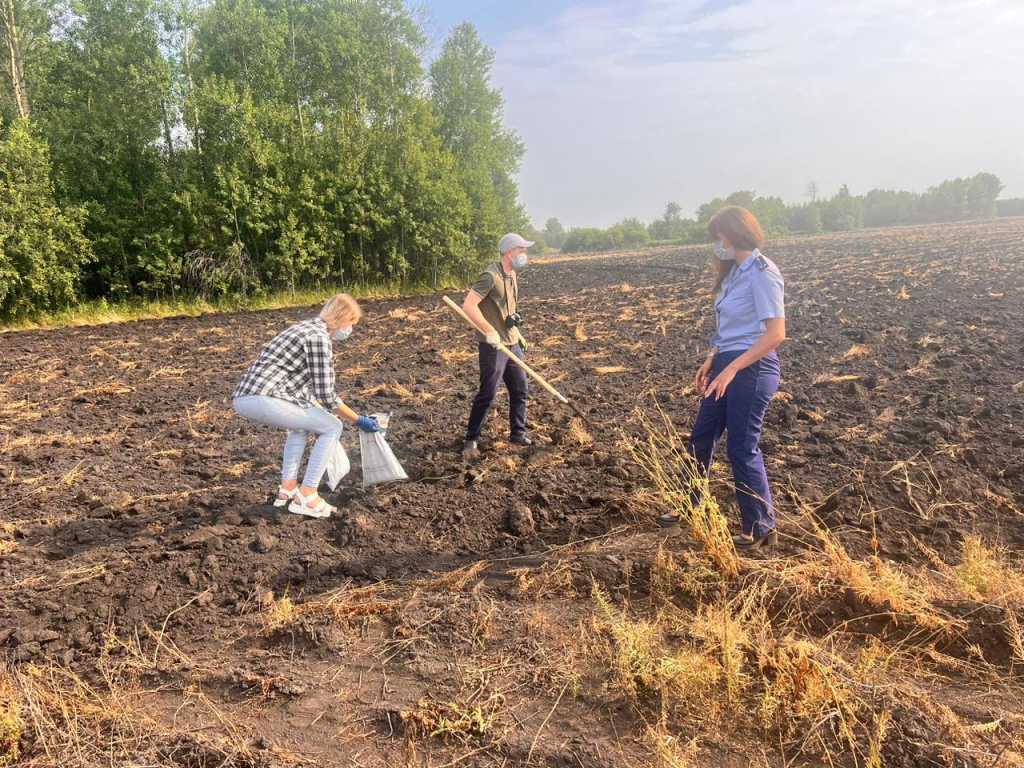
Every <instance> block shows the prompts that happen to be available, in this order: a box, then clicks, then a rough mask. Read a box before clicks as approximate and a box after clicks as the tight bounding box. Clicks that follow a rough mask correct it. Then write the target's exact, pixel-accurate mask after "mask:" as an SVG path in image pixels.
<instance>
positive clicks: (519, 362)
mask: <svg viewBox="0 0 1024 768" xmlns="http://www.w3.org/2000/svg"><path fill="white" fill-rule="evenodd" d="M441 298H442V299H443V301H444V303H445V304H447V305H448V306H449V307H451V309H452V311H453V312H455V314H457V315H458V316H459V317H461V318H462V319H463V320H465V321H466V322H467V323H469V325H470V327H472V328H473V330H474V331H475V330H478V329H477V327H476V323H474V322H473V321H472V320H471V319H470V317H469V315H467V314H466V313H465V311H463V309H462V307H460V306H459V305H458V304H456V303H455V302H454V301H452V300H451V299H449V298H448V297H447V296H442V297H441ZM497 347H498V349H499V350H501V351H502V352H504V353H505V354H506V355H508V359H509V360H511V361H512V362H513V363H515V364H516V365H518V366H519V367H520V368H522V369H523V370H524V371H526V373H527V375H528V376H529V377H530V378H532V379H533V380H534V381H536V382H537V383H538V384H540V385H541V386H542V387H544V389H546V390H547V391H548V392H550V393H551V394H552V395H554V396H555V398H556V399H557V400H559V401H560V402H563V403H565V404H566V405H568V406H569V407H570V408H572V410H573V412H575V413H576V415H577V416H579V417H580V418H581V419H583V421H585V422H587V423H588V424H589V423H590V419H588V418H587V416H586V414H584V413H583V412H582V411H581V410H580V409H579V408H578V407H577V406H576V404H575V403H571V402H569V398H567V397H566V396H565V395H563V394H562V393H561V392H559V391H558V390H557V389H555V388H554V387H553V386H551V385H550V384H548V383H547V381H545V380H544V377H543V376H541V375H540V374H539V373H537V372H536V371H535V370H533V368H531V367H530V366H529V365H527V364H526V362H525V361H523V360H520V359H519V357H518V356H517V355H516V354H515V353H514V352H513V351H512V350H510V349H509V348H508V347H506V346H505V345H504V344H502V343H501V342H500V341H499V342H498V344H497Z"/></svg>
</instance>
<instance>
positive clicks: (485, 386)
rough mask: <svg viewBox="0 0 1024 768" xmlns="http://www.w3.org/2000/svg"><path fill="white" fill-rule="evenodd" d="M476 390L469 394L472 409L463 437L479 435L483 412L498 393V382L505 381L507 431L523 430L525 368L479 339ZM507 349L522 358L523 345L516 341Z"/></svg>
mask: <svg viewBox="0 0 1024 768" xmlns="http://www.w3.org/2000/svg"><path fill="white" fill-rule="evenodd" d="M479 347H480V391H478V392H477V393H476V397H475V398H473V409H472V410H471V411H470V412H469V426H468V427H467V429H466V439H467V440H476V439H477V438H479V437H480V430H481V429H482V428H483V425H484V420H485V419H486V418H487V412H488V411H489V410H490V408H491V403H493V402H494V396H495V395H496V394H498V386H499V385H500V384H501V382H503V381H504V382H505V387H506V388H507V389H508V400H509V414H508V416H509V419H508V420H509V434H510V436H511V437H518V436H520V435H525V434H526V399H527V395H528V387H527V384H526V371H524V370H523V369H522V368H520V367H519V366H518V365H516V364H515V363H510V362H509V360H508V357H507V356H506V355H505V353H504V352H501V351H499V350H497V349H495V348H494V347H492V346H491V345H490V344H486V343H484V342H480V345H479ZM509 349H510V350H511V351H512V352H513V353H514V354H515V356H516V357H518V358H519V359H520V360H523V359H524V358H525V355H524V354H523V348H522V347H521V346H520V345H519V344H516V345H514V346H510V347H509Z"/></svg>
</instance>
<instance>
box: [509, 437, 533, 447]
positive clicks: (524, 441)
mask: <svg viewBox="0 0 1024 768" xmlns="http://www.w3.org/2000/svg"><path fill="white" fill-rule="evenodd" d="M508 441H509V442H510V443H512V444H513V445H533V440H531V439H530V438H529V437H527V436H526V435H512V437H510V438H509V439H508Z"/></svg>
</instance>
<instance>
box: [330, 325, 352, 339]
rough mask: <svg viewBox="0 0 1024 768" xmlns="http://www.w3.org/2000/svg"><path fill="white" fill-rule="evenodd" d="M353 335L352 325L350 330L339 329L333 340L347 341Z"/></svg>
mask: <svg viewBox="0 0 1024 768" xmlns="http://www.w3.org/2000/svg"><path fill="white" fill-rule="evenodd" d="M351 335H352V326H351V325H350V326H349V327H348V328H339V329H338V330H336V331H335V332H334V336H333V337H332V338H333V339H334V340H335V341H345V339H347V338H348V337H349V336H351Z"/></svg>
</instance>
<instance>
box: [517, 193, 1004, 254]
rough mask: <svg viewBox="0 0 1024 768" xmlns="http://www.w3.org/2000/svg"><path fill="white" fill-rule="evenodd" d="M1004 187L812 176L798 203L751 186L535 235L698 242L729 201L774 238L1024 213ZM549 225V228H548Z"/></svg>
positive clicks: (617, 242) (566, 246)
mask: <svg viewBox="0 0 1024 768" xmlns="http://www.w3.org/2000/svg"><path fill="white" fill-rule="evenodd" d="M1002 189H1003V185H1002V182H1001V181H1000V180H999V177H998V176H995V175H994V174H991V173H978V174H976V175H974V176H971V177H970V178H957V179H950V180H947V181H944V182H942V183H941V184H939V185H937V186H934V187H930V188H929V189H928V190H926V191H925V192H922V193H916V192H905V191H896V190H887V189H872V190H871V191H870V192H868V193H867V194H864V195H853V194H851V193H850V190H849V189H848V188H847V186H846V185H845V184H844V185H843V186H842V187H840V188H839V191H838V192H836V194H835V195H833V196H832V197H829V198H824V199H822V198H819V197H818V190H817V185H816V184H814V183H813V182H812V183H811V184H809V185H808V191H807V197H808V198H809V200H808V201H807V202H804V203H800V204H787V203H786V202H784V201H783V200H782V198H781V197H761V196H758V195H756V194H755V193H754V192H751V191H739V192H733V193H732V194H731V195H729V196H728V197H725V198H715V199H713V200H709V201H708V202H706V203H704V204H703V205H701V206H700V207H699V208H698V209H697V211H696V215H695V217H693V218H685V217H684V216H683V215H682V213H683V210H682V207H681V206H680V205H679V204H678V203H674V202H670V203H668V204H667V205H666V206H665V211H664V213H663V214H662V216H661V218H659V219H656V220H654V221H652V222H650V223H649V224H647V225H644V224H643V222H641V221H640V220H639V219H635V218H629V219H624V220H623V221H621V222H619V223H618V224H615V225H613V226H611V227H608V228H606V229H598V228H592V227H581V228H573V229H570V230H569V231H568V232H565V231H564V229H563V227H562V225H561V224H560V223H559V222H558V220H557V219H549V220H548V223H547V226H546V228H545V230H543V231H540V232H538V233H537V234H538V235H539V236H541V237H544V238H545V239H546V241H547V244H548V245H551V246H552V247H558V248H561V249H562V250H563V251H565V252H567V253H577V252H583V251H607V250H615V249H621V248H636V247H639V246H643V245H647V244H649V243H652V242H663V243H680V244H689V243H703V242H707V240H708V233H707V223H708V221H710V220H711V217H712V216H713V215H714V214H715V212H716V211H718V210H719V209H720V208H722V207H724V206H726V205H740V206H743V207H744V208H748V209H749V210H751V211H752V212H753V213H754V215H755V216H757V218H758V220H759V221H760V222H761V226H762V227H763V228H764V230H765V233H766V234H767V235H770V236H772V237H781V236H785V235H791V234H818V233H821V232H845V231H849V230H853V229H860V228H862V227H888V226H895V225H899V224H923V223H931V222H952V221H963V220H965V219H986V218H992V217H994V216H996V215H1022V214H1024V207H1021V205H1020V203H1019V201H1013V200H1008V201H1002V200H997V198H998V197H999V193H1000V192H1001V191H1002ZM1015 211H1016V212H1017V213H1014V212H1015ZM553 224H554V225H555V229H554V230H552V229H551V228H552V225H553ZM556 242H557V243H558V244H556Z"/></svg>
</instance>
